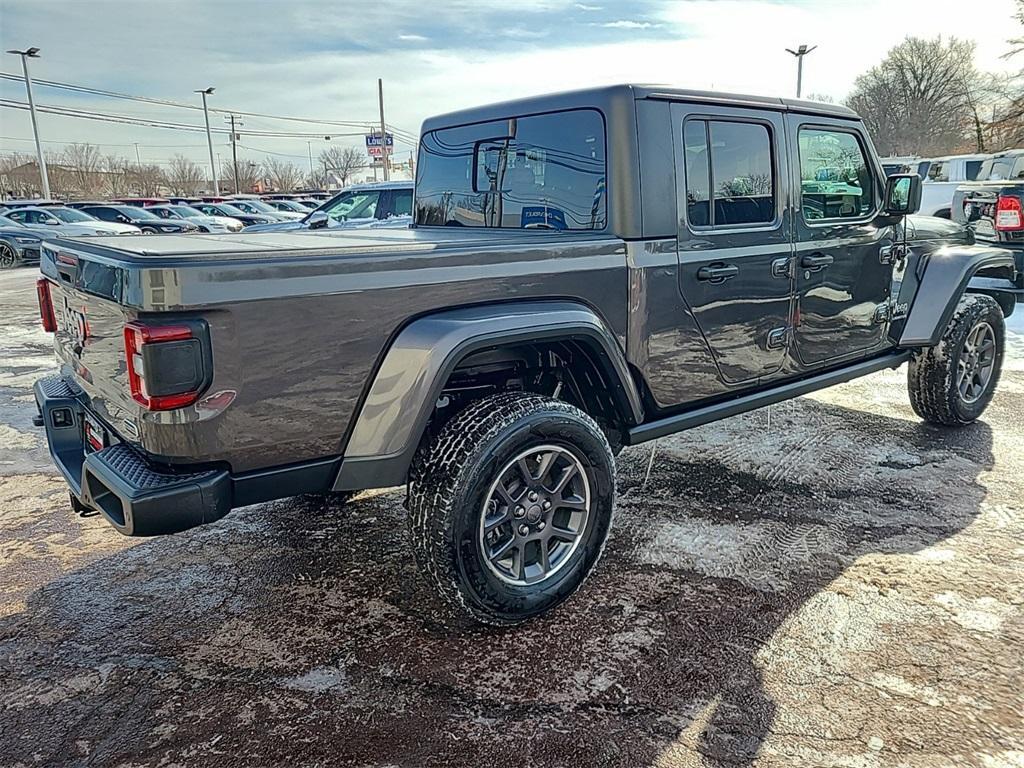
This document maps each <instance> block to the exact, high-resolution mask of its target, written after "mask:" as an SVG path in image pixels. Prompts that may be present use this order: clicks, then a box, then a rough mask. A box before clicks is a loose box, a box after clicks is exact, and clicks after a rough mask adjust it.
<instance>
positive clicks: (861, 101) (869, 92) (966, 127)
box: [847, 37, 980, 155]
mask: <svg viewBox="0 0 1024 768" xmlns="http://www.w3.org/2000/svg"><path fill="white" fill-rule="evenodd" d="M979 79H980V75H979V73H978V71H977V70H976V69H975V67H974V43H972V42H967V41H963V40H957V39H956V38H950V39H949V40H948V41H944V40H943V39H942V38H941V37H938V38H935V39H932V40H924V39H921V38H917V37H908V38H907V39H906V40H904V41H903V42H902V43H900V44H899V45H898V46H896V47H895V48H893V49H892V50H891V51H889V54H888V56H886V58H885V59H884V60H883V61H882V63H881V64H879V65H878V66H876V67H873V68H872V69H870V70H869V71H868V72H866V73H864V74H863V75H861V76H860V77H858V78H857V80H856V82H855V83H854V90H853V93H852V94H851V95H850V97H849V99H848V101H847V103H848V104H849V106H850V107H852V108H853V109H854V110H856V111H857V112H858V113H860V115H861V117H862V118H864V122H865V124H866V125H867V127H868V131H869V132H870V133H871V134H872V137H873V138H874V140H875V143H876V145H877V146H878V150H879V152H881V153H882V154H883V155H887V154H910V153H913V152H917V153H920V154H924V155H937V154H944V153H948V152H951V151H953V150H955V149H956V148H957V147H959V146H960V145H961V144H963V142H964V139H965V137H966V136H969V135H970V134H971V132H972V128H973V125H974V122H975V121H974V104H975V99H974V94H975V92H976V90H977V88H978V83H979Z"/></svg>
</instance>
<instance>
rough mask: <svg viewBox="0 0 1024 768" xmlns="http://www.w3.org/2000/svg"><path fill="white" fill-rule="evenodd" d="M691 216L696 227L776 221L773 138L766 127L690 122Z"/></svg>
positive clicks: (686, 140)
mask: <svg viewBox="0 0 1024 768" xmlns="http://www.w3.org/2000/svg"><path fill="white" fill-rule="evenodd" d="M683 148H684V158H685V166H686V209H687V218H688V220H689V222H690V225H691V226H694V227H706V226H711V227H734V226H742V225H747V224H767V223H770V222H772V221H774V220H775V209H776V206H775V178H774V174H773V171H772V168H773V163H772V137H771V133H770V131H769V129H768V127H767V126H766V125H763V124H761V123H740V122H730V121H724V120H710V121H705V120H688V121H687V122H686V123H684V125H683Z"/></svg>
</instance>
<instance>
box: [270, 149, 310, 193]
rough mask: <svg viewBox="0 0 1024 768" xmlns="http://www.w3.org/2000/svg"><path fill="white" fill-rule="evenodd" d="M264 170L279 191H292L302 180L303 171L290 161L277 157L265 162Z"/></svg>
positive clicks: (272, 184)
mask: <svg viewBox="0 0 1024 768" xmlns="http://www.w3.org/2000/svg"><path fill="white" fill-rule="evenodd" d="M263 170H264V171H265V172H266V175H267V177H268V178H269V179H270V184H271V186H273V188H274V189H275V190H277V191H278V192H291V191H292V190H293V189H295V187H297V186H298V185H299V182H300V181H302V171H300V170H299V169H298V168H296V167H295V164H294V163H289V162H286V161H284V160H278V159H277V158H273V157H272V158H270V159H269V160H267V161H266V162H265V163H263Z"/></svg>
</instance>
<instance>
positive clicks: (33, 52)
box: [8, 48, 50, 199]
mask: <svg viewBox="0 0 1024 768" xmlns="http://www.w3.org/2000/svg"><path fill="white" fill-rule="evenodd" d="M8 53H15V54H17V55H18V56H21V68H22V70H23V71H24V73H25V90H26V91H27V92H28V111H29V114H30V115H31V116H32V135H33V136H35V138H36V157H37V158H38V162H39V178H40V179H41V180H42V183H43V197H44V198H46V199H49V197H50V177H49V175H48V174H47V173H46V161H45V160H44V159H43V145H42V143H41V142H40V141H39V123H38V122H36V102H35V100H34V99H33V98H32V78H31V77H30V76H29V74H28V60H29V59H38V58H39V49H38V48H27V49H25V50H24V51H17V50H14V51H8Z"/></svg>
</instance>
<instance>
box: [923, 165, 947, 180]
mask: <svg viewBox="0 0 1024 768" xmlns="http://www.w3.org/2000/svg"><path fill="white" fill-rule="evenodd" d="M928 178H929V179H931V180H932V181H949V163H932V167H931V168H929V169H928Z"/></svg>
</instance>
